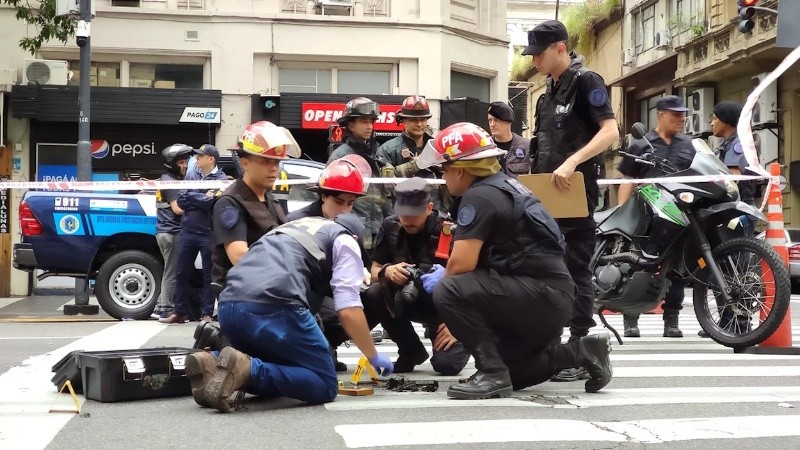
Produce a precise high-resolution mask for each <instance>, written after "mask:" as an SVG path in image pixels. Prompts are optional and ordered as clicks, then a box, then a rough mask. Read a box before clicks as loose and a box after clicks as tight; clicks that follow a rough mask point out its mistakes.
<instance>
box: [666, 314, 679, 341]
mask: <svg viewBox="0 0 800 450" xmlns="http://www.w3.org/2000/svg"><path fill="white" fill-rule="evenodd" d="M664 337H672V338H682V337H683V331H681V329H680V328H678V311H664Z"/></svg>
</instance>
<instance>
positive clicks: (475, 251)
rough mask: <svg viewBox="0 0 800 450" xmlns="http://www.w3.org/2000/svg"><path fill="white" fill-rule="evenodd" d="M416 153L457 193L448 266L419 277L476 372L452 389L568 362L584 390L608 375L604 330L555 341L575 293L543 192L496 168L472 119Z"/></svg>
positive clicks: (493, 384)
mask: <svg viewBox="0 0 800 450" xmlns="http://www.w3.org/2000/svg"><path fill="white" fill-rule="evenodd" d="M430 142H433V145H429V146H428V147H426V148H425V150H424V151H423V152H422V154H421V155H420V157H419V159H418V160H417V164H418V165H419V167H421V168H422V167H428V166H431V165H435V164H441V165H443V169H444V175H443V177H444V180H445V182H446V183H447V188H448V190H449V191H450V193H451V194H452V195H453V197H456V198H457V203H456V205H454V209H455V210H456V211H457V213H456V214H455V217H456V222H457V226H456V230H455V233H454V235H453V249H452V251H451V253H450V258H449V259H448V261H447V268H446V269H445V268H444V267H442V266H440V265H436V266H434V268H433V270H432V271H430V272H429V273H426V274H424V275H422V276H421V280H422V284H423V287H424V288H425V290H426V291H428V292H432V293H433V302H434V305H435V306H436V310H437V312H438V313H439V314H440V315H441V317H442V318H443V319H444V323H445V324H447V328H449V329H450V332H451V333H452V334H453V336H455V338H456V339H458V340H459V341H461V342H462V343H463V345H464V348H466V349H467V350H468V351H469V352H470V353H471V354H472V356H473V357H474V358H475V367H476V368H477V369H478V371H477V372H476V373H475V374H473V375H472V376H471V377H470V378H469V379H468V380H464V381H463V382H461V383H458V384H455V385H452V386H450V388H449V389H448V390H447V395H448V396H449V397H453V398H457V399H479V398H490V397H505V396H508V395H510V394H511V391H512V390H518V389H524V388H526V387H528V386H532V385H535V384H538V383H541V382H543V381H547V380H548V379H549V378H550V376H552V375H553V374H555V373H558V371H559V370H561V369H563V368H567V367H578V366H581V367H586V368H587V370H588V371H589V374H590V375H591V377H592V378H591V379H590V380H588V381H587V382H586V385H585V389H586V391H587V392H597V391H598V390H600V389H602V388H603V387H604V386H606V385H607V384H608V382H609V381H610V380H611V375H612V370H611V362H610V359H609V352H610V350H611V348H610V345H609V340H608V334H601V335H594V336H587V337H582V338H578V339H570V341H569V342H568V343H567V344H561V338H560V336H561V333H562V332H563V329H564V324H566V323H567V320H569V318H570V316H571V314H572V310H571V308H570V305H571V304H572V299H573V297H574V295H575V285H574V284H573V282H572V278H571V277H570V274H569V271H568V270H567V266H566V264H565V263H564V238H563V236H562V235H561V232H560V231H559V229H558V225H556V222H555V220H554V219H553V218H552V217H551V216H550V215H549V214H548V213H547V211H546V210H545V209H544V207H543V206H542V204H541V203H540V202H539V200H538V199H537V198H536V197H534V196H533V195H532V194H531V192H530V191H529V190H527V189H526V188H525V187H524V186H522V185H521V184H520V183H519V182H517V181H516V180H514V179H513V178H510V177H509V176H508V175H506V174H505V173H503V172H501V171H500V163H499V161H498V159H497V158H498V156H501V155H502V154H503V152H502V151H500V150H499V149H498V148H497V146H496V145H495V144H494V142H493V141H492V138H491V137H490V136H489V135H488V133H486V131H484V130H483V129H482V128H480V127H478V126H477V125H474V124H470V123H457V124H454V125H451V126H450V127H448V128H446V129H444V130H442V131H441V132H440V133H439V135H438V136H437V137H436V139H435V141H433V140H432V141H430Z"/></svg>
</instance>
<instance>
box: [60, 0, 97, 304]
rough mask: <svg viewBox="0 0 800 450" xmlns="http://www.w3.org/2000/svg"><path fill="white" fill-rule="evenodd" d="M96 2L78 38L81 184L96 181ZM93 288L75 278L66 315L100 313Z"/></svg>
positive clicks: (87, 1) (83, 4)
mask: <svg viewBox="0 0 800 450" xmlns="http://www.w3.org/2000/svg"><path fill="white" fill-rule="evenodd" d="M91 1H92V0H80V15H79V18H78V27H77V30H76V32H75V39H76V42H77V44H78V47H80V49H81V55H80V58H81V61H80V66H81V74H80V84H79V86H78V160H77V164H78V181H90V180H91V179H92V156H91V152H92V144H91V142H90V140H89V135H90V127H89V125H90V123H91V122H90V117H91V104H90V98H91V95H90V89H91V88H90V86H89V85H90V76H91V74H90V73H89V72H90V70H91V67H92V45H91V22H92V8H91ZM88 288H89V286H88V279H87V278H76V279H75V304H74V305H64V314H67V315H76V314H98V313H99V312H100V308H99V307H98V306H97V305H90V304H89V289H88Z"/></svg>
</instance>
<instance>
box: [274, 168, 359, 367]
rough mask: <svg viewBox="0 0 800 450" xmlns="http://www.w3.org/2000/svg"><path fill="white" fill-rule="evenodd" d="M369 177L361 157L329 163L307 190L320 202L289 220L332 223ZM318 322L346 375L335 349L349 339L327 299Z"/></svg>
mask: <svg viewBox="0 0 800 450" xmlns="http://www.w3.org/2000/svg"><path fill="white" fill-rule="evenodd" d="M369 176H370V168H369V164H368V163H367V161H366V160H365V159H364V158H362V157H361V156H358V155H354V154H350V155H346V156H344V157H342V158H341V159H337V160H336V161H333V162H332V163H330V164H328V166H327V167H325V169H324V170H323V171H322V173H320V175H319V180H318V181H317V185H316V186H312V187H310V188H309V190H310V191H314V192H316V193H317V194H318V195H319V199H318V200H317V201H315V202H313V203H311V204H310V205H308V206H306V207H305V208H302V209H298V210H297V211H294V212H292V213H291V214H289V216H288V220H289V221H294V220H297V219H302V218H305V217H322V218H325V219H331V220H333V219H334V218H335V217H336V216H338V215H339V214H347V213H350V212H351V211H352V210H353V204H354V203H355V201H356V199H357V198H358V197H361V196H363V195H364V193H365V192H366V190H367V187H368V185H367V183H365V182H364V178H365V177H369ZM361 256H362V260H363V262H364V267H365V268H366V267H368V266H369V261H368V260H367V259H366V256H367V255H361ZM317 315H318V322H319V323H320V327H321V328H322V331H323V334H324V335H325V339H327V341H328V343H329V346H330V348H331V354H332V356H333V363H334V367H335V368H336V371H337V372H346V371H347V365H346V364H344V363H343V362H340V361H339V359H338V354H337V353H336V347H338V346H339V344H340V343H342V342H344V341H346V340H347V339H348V336H347V332H346V331H345V330H344V328H342V324H341V323H340V322H339V318H338V315H337V314H336V308H335V305H334V302H333V298H331V297H326V298H325V299H324V300H323V301H322V305H321V306H320V310H319V313H318V314H317Z"/></svg>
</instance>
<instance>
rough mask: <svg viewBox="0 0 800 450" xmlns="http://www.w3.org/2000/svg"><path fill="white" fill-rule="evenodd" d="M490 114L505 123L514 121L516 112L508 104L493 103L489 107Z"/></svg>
mask: <svg viewBox="0 0 800 450" xmlns="http://www.w3.org/2000/svg"><path fill="white" fill-rule="evenodd" d="M489 114H490V115H491V116H492V117H494V118H496V119H500V120H503V121H505V122H513V121H514V110H513V109H512V108H511V107H510V106H508V103H506V102H492V104H491V105H489Z"/></svg>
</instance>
